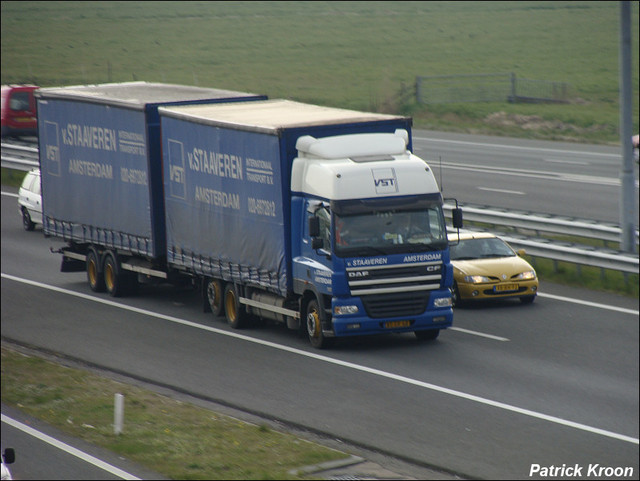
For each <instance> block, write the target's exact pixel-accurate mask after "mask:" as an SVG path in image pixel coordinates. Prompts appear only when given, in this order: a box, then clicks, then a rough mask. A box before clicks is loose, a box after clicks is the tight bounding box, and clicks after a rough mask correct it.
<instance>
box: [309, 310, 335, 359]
mask: <svg viewBox="0 0 640 481" xmlns="http://www.w3.org/2000/svg"><path fill="white" fill-rule="evenodd" d="M306 312H307V315H306V316H305V319H306V322H305V324H306V326H307V335H308V336H309V342H310V343H311V345H312V346H313V347H315V348H316V349H324V348H325V347H328V346H329V344H330V341H331V339H327V338H326V337H324V334H323V333H322V317H321V313H320V309H319V307H318V301H316V300H315V299H314V300H312V301H309V304H307V310H306Z"/></svg>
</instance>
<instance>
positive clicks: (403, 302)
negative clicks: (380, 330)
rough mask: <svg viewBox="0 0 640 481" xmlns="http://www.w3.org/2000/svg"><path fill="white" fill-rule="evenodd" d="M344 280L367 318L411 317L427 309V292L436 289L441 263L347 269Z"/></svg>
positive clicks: (439, 281)
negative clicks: (361, 304)
mask: <svg viewBox="0 0 640 481" xmlns="http://www.w3.org/2000/svg"><path fill="white" fill-rule="evenodd" d="M347 277H348V280H349V289H350V290H351V295H353V296H360V297H361V298H362V302H363V303H364V306H365V309H366V311H367V314H368V315H369V316H370V317H372V318H383V317H397V316H415V315H418V314H421V313H422V312H424V311H425V309H426V308H427V304H428V302H429V291H431V290H434V289H438V288H439V287H440V283H441V280H442V262H440V261H436V262H421V263H416V264H409V265H405V266H386V265H384V266H370V267H351V268H348V269H347Z"/></svg>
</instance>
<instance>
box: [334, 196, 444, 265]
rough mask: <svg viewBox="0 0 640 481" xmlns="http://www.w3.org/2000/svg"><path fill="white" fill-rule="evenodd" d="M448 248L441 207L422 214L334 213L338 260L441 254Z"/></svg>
mask: <svg viewBox="0 0 640 481" xmlns="http://www.w3.org/2000/svg"><path fill="white" fill-rule="evenodd" d="M446 245H447V235H446V229H445V224H444V216H443V213H442V207H441V206H440V205H433V206H431V207H428V208H422V209H419V210H404V209H394V210H388V211H377V212H367V213H357V214H348V215H344V214H343V215H338V214H336V213H334V251H335V254H336V255H337V256H339V257H354V256H366V255H376V254H394V253H404V252H420V251H427V250H441V249H444V248H445V247H446Z"/></svg>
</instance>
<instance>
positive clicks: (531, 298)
mask: <svg viewBox="0 0 640 481" xmlns="http://www.w3.org/2000/svg"><path fill="white" fill-rule="evenodd" d="M535 300H536V296H535V294H534V295H533V296H522V297H521V298H520V302H522V303H523V304H531V303H532V302H533V301H535Z"/></svg>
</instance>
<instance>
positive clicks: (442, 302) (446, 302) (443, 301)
mask: <svg viewBox="0 0 640 481" xmlns="http://www.w3.org/2000/svg"><path fill="white" fill-rule="evenodd" d="M451 306H453V302H452V301H451V298H450V297H437V298H435V299H434V300H433V307H451Z"/></svg>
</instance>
